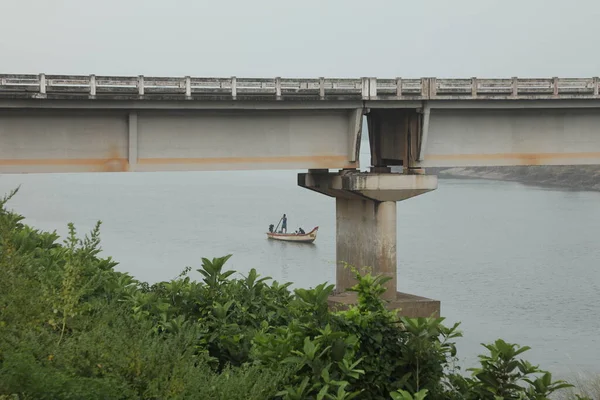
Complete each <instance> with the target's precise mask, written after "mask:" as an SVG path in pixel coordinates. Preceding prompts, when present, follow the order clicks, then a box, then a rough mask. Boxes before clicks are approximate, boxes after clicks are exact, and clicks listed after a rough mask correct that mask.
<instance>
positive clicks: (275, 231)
mask: <svg viewBox="0 0 600 400" xmlns="http://www.w3.org/2000/svg"><path fill="white" fill-rule="evenodd" d="M281 221H283V217H281V219H280V220H279V222H278V223H277V226H276V227H275V230H274V231H273V232H274V233H277V228H279V224H280V223H281Z"/></svg>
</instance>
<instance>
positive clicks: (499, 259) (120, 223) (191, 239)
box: [0, 171, 600, 375]
mask: <svg viewBox="0 0 600 400" xmlns="http://www.w3.org/2000/svg"><path fill="white" fill-rule="evenodd" d="M19 184H21V185H22V186H21V191H20V192H19V194H18V195H17V197H16V198H14V199H13V201H12V202H11V204H10V205H11V206H12V207H13V208H14V209H15V210H17V211H18V212H20V213H23V214H24V215H25V216H26V217H27V222H28V223H30V224H33V225H34V226H36V227H38V228H41V229H45V230H54V229H56V230H57V231H58V232H59V233H60V234H63V235H64V234H65V233H66V228H67V226H66V225H67V223H68V222H74V223H75V224H76V226H77V227H78V229H79V230H80V233H81V234H83V233H87V232H88V231H89V230H90V229H91V228H92V227H93V225H94V223H95V222H96V220H98V219H99V220H102V221H103V226H102V231H103V234H102V238H103V248H104V250H105V254H107V255H111V256H113V257H114V258H115V259H116V260H118V261H120V265H119V267H118V268H119V269H121V270H124V271H128V272H130V273H131V274H133V275H134V276H136V277H137V278H139V279H143V280H146V281H150V282H155V281H158V280H164V279H170V278H173V277H175V276H176V275H177V274H178V273H179V272H180V271H181V270H182V269H183V268H184V267H185V266H187V265H189V266H192V267H193V268H194V269H195V268H198V267H199V266H200V263H201V257H215V256H222V255H225V254H229V253H233V257H232V258H231V260H230V264H229V267H230V268H232V269H235V270H237V271H239V272H241V273H246V272H247V271H248V270H249V269H250V268H253V267H254V268H257V269H258V271H259V272H260V273H261V274H262V275H269V276H271V277H273V278H274V279H277V280H279V281H292V282H294V283H295V286H304V287H309V286H315V285H317V284H319V283H321V282H324V281H329V282H334V281H335V279H334V260H335V246H334V243H335V205H334V200H333V199H331V198H328V197H325V196H322V195H319V194H316V193H313V192H311V191H308V190H305V189H301V188H299V187H297V186H296V173H295V172H293V171H286V172H280V171H275V172H272V171H271V172H202V173H195V172H194V173H192V172H189V173H146V174H97V175H87V174H72V175H66V174H65V175H0V192H2V193H6V192H7V191H9V190H10V189H12V188H14V187H16V186H17V185H19ZM282 213H287V214H288V228H289V229H292V230H294V229H296V228H297V227H298V225H300V226H302V227H303V228H304V229H305V230H308V229H310V228H312V227H313V226H315V225H319V227H320V230H319V237H318V240H317V242H316V245H315V246H303V245H294V244H289V243H277V242H272V241H268V240H267V239H266V237H265V235H264V232H265V231H266V230H267V228H268V225H269V224H270V223H274V224H276V223H277V221H278V220H279V216H280V215H281V214H282ZM599 238H600V194H598V193H591V192H569V191H560V190H545V189H539V188H532V187H526V186H522V185H519V184H516V183H502V182H492V181H470V180H440V184H439V188H438V190H436V191H434V192H431V193H428V194H425V195H423V196H421V197H417V198H413V199H410V200H407V201H405V202H402V203H399V204H398V259H399V260H398V276H399V280H398V283H399V289H400V290H401V291H405V292H409V293H414V294H418V295H423V296H428V297H431V298H435V299H439V300H441V301H442V314H443V315H444V316H445V317H447V318H448V320H449V321H448V322H455V321H462V329H463V331H464V338H462V339H460V340H459V346H460V348H459V350H460V355H461V356H462V358H463V359H464V361H465V362H467V363H468V364H471V365H472V364H473V361H474V360H475V356H476V354H477V353H478V352H479V351H480V348H481V346H480V343H481V342H489V341H492V340H494V339H496V338H497V337H502V338H504V339H505V340H508V341H513V342H516V343H520V344H523V345H525V344H526V345H530V346H532V347H533V349H532V350H531V351H530V352H529V359H530V360H531V361H532V362H535V363H541V364H542V366H543V367H545V368H549V369H550V370H552V371H553V372H555V373H557V374H559V375H562V374H570V373H572V372H577V371H580V370H584V371H597V372H600V339H599V337H598V336H599V333H600V308H599V303H600V269H599V267H600V243H599ZM196 276H198V277H199V275H196Z"/></svg>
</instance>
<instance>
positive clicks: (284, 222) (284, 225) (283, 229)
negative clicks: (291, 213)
mask: <svg viewBox="0 0 600 400" xmlns="http://www.w3.org/2000/svg"><path fill="white" fill-rule="evenodd" d="M281 232H282V233H287V217H286V216H285V214H283V218H281Z"/></svg>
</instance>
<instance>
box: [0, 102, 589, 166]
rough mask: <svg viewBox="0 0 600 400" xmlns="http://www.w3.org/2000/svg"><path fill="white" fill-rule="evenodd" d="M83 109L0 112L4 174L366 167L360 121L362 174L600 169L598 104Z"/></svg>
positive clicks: (39, 106)
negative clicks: (398, 169) (366, 170)
mask: <svg viewBox="0 0 600 400" xmlns="http://www.w3.org/2000/svg"><path fill="white" fill-rule="evenodd" d="M78 104H79V106H78V107H75V106H74V105H73V104H71V105H69V104H66V103H62V102H60V101H57V102H53V101H49V100H45V101H44V102H43V103H41V102H40V103H38V102H35V101H26V102H23V103H22V104H21V103H19V104H16V103H15V104H14V107H12V108H7V107H5V108H2V105H1V104H0V173H40V172H117V171H192V170H262V169H343V168H358V167H359V166H360V165H359V154H360V142H361V135H362V132H361V127H362V118H363V114H366V115H367V121H368V126H369V141H370V147H371V159H370V160H363V165H365V166H366V165H371V166H373V167H381V168H386V167H389V166H394V165H401V166H404V167H407V171H409V172H410V170H411V169H413V168H417V169H418V168H426V167H455V166H503V165H505V166H511V165H583V164H600V129H599V128H598V127H599V126H600V103H598V104H596V102H595V101H591V100H590V101H588V102H587V103H585V104H587V106H582V105H581V104H582V103H577V102H568V101H564V102H560V101H557V102H552V101H532V102H529V103H527V102H523V101H517V102H514V101H513V102H511V101H489V102H484V101H482V102H478V103H476V104H473V103H470V104H469V103H468V102H463V103H461V102H455V103H451V102H446V103H444V102H434V101H427V102H405V103H397V104H388V105H386V104H378V103H372V102H365V103H364V104H363V103H360V102H358V103H352V104H348V103H345V104H344V103H335V102H332V103H327V104H321V105H319V106H318V105H316V104H311V103H295V104H290V105H284V106H283V107H282V106H281V105H280V106H279V107H277V106H276V105H275V104H271V103H268V104H262V103H260V104H259V103H252V102H248V103H245V104H243V105H242V106H241V107H239V108H231V109H228V108H226V107H225V105H223V104H221V105H220V106H219V107H220V109H219V107H216V108H213V109H209V108H206V105H201V104H200V105H199V106H198V108H196V109H194V108H189V109H168V108H161V107H163V106H164V104H163V105H161V104H155V103H153V104H151V105H148V104H147V103H145V105H146V107H141V106H140V104H142V103H136V102H127V103H123V104H121V103H118V102H105V103H94V102H90V103H85V102H82V103H78ZM136 105H137V106H138V107H136ZM194 106H196V105H194ZM221 106H222V107H221ZM87 107H89V108H87ZM213 107H215V106H213ZM270 107H272V108H270ZM317 107H321V108H320V109H317ZM365 161H366V162H365ZM380 171H381V170H380Z"/></svg>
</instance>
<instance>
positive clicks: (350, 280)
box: [335, 198, 397, 300]
mask: <svg viewBox="0 0 600 400" xmlns="http://www.w3.org/2000/svg"><path fill="white" fill-rule="evenodd" d="M335 205H336V207H335V208H336V258H337V260H338V261H339V262H338V265H337V270H336V289H337V291H345V290H346V289H348V288H350V287H352V286H354V285H355V284H356V279H354V274H353V273H352V272H351V271H350V270H348V269H347V268H345V265H344V264H343V263H342V262H341V261H344V260H345V261H346V262H348V263H350V262H352V264H353V265H354V266H355V267H362V266H371V267H373V268H375V269H376V271H374V272H376V273H377V274H379V275H385V276H388V277H390V278H392V279H391V280H390V281H388V282H387V283H386V287H387V290H386V292H385V293H384V295H383V297H384V298H385V299H387V300H393V299H394V298H395V294H396V288H397V282H396V281H397V275H396V262H397V261H396V260H397V257H396V202H395V201H383V202H379V201H375V200H371V199H347V198H337V199H336V200H335Z"/></svg>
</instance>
